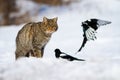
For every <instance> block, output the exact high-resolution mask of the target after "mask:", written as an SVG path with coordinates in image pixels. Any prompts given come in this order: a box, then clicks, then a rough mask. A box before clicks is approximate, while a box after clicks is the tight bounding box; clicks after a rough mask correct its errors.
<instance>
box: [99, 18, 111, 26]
mask: <svg viewBox="0 0 120 80" xmlns="http://www.w3.org/2000/svg"><path fill="white" fill-rule="evenodd" d="M110 23H111V22H110V21H105V20H100V19H97V24H98V26H104V25H106V24H110Z"/></svg>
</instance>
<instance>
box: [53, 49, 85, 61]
mask: <svg viewBox="0 0 120 80" xmlns="http://www.w3.org/2000/svg"><path fill="white" fill-rule="evenodd" d="M55 57H56V58H62V59H67V60H68V61H74V60H77V61H85V60H84V59H78V58H75V57H73V56H71V55H68V54H66V53H64V52H61V51H60V49H55Z"/></svg>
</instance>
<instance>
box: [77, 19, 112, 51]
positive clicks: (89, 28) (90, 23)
mask: <svg viewBox="0 0 120 80" xmlns="http://www.w3.org/2000/svg"><path fill="white" fill-rule="evenodd" d="M110 23H111V22H110V21H105V20H100V19H90V20H86V21H84V22H82V25H81V26H82V27H83V32H84V34H83V37H84V39H83V43H82V45H81V47H80V49H79V50H78V52H80V51H81V50H82V48H83V47H84V46H85V44H86V42H87V41H89V40H95V39H96V38H97V37H96V35H95V34H96V30H97V29H98V28H99V27H100V26H104V25H107V24H110Z"/></svg>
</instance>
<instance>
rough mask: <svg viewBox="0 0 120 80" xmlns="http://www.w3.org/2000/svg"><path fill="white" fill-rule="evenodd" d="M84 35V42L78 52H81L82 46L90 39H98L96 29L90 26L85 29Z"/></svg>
mask: <svg viewBox="0 0 120 80" xmlns="http://www.w3.org/2000/svg"><path fill="white" fill-rule="evenodd" d="M83 32H84V35H83V37H84V38H83V42H82V45H81V47H80V49H79V50H78V52H80V51H81V50H82V48H83V47H84V46H85V44H86V43H87V41H88V40H95V39H96V36H95V33H96V31H95V30H94V29H93V28H91V27H89V28H88V29H86V30H84V31H83Z"/></svg>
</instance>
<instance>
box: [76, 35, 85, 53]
mask: <svg viewBox="0 0 120 80" xmlns="http://www.w3.org/2000/svg"><path fill="white" fill-rule="evenodd" d="M86 42H87V38H85V37H84V39H83V43H82V45H81V47H80V49H79V50H78V51H77V52H80V51H81V50H82V48H83V47H84V46H85V44H86Z"/></svg>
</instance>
